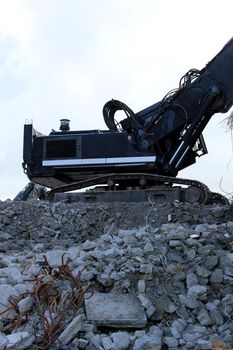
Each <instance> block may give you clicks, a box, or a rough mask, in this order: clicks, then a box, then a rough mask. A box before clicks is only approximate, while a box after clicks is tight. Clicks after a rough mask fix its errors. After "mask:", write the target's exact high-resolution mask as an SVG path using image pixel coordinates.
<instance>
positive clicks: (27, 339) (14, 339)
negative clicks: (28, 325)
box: [7, 332, 35, 350]
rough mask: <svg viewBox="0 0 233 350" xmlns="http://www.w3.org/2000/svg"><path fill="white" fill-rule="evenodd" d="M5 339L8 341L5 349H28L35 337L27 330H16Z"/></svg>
mask: <svg viewBox="0 0 233 350" xmlns="http://www.w3.org/2000/svg"><path fill="white" fill-rule="evenodd" d="M7 339H8V341H9V342H8V344H7V349H12V350H15V349H17V350H24V349H28V348H29V347H30V346H31V345H32V344H33V342H34V340H35V337H34V335H31V334H29V333H28V332H16V333H12V334H9V335H7Z"/></svg>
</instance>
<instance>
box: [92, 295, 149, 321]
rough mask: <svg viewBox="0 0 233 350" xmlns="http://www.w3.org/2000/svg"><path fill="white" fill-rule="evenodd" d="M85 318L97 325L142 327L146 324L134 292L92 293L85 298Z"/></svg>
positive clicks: (144, 315) (143, 312) (143, 313)
mask: <svg viewBox="0 0 233 350" xmlns="http://www.w3.org/2000/svg"><path fill="white" fill-rule="evenodd" d="M85 310H86V315H87V319H88V321H89V322H91V323H95V324H96V325H99V326H108V327H113V328H115V327H118V328H119V327H122V328H129V327H131V328H142V327H145V325H146V324H147V318H146V314H145V311H144V309H143V307H142V306H141V303H140V301H139V299H138V298H137V296H136V295H135V294H115V293H94V294H93V295H92V296H91V297H88V296H86V298H85Z"/></svg>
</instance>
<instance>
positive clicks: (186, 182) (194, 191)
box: [47, 173, 228, 204]
mask: <svg viewBox="0 0 233 350" xmlns="http://www.w3.org/2000/svg"><path fill="white" fill-rule="evenodd" d="M135 180H136V181H138V182H140V181H141V180H145V181H146V182H149V183H150V186H152V187H153V189H156V186H158V185H161V184H166V185H168V186H173V185H180V186H185V188H184V189H183V198H182V199H183V201H184V202H189V203H199V204H203V203H206V204H211V203H213V202H221V203H222V204H227V202H228V201H227V199H226V198H225V197H224V196H222V195H220V194H216V193H212V192H210V190H209V189H208V187H207V186H206V185H205V184H203V183H202V182H200V181H196V180H190V179H181V178H175V177H171V176H164V175H155V174H147V173H124V174H115V173H112V174H103V175H99V176H96V177H91V178H88V179H86V180H82V181H79V182H75V183H72V184H68V185H63V186H59V187H56V188H53V189H52V190H51V191H50V192H49V193H48V195H47V198H48V199H49V200H52V198H53V196H54V194H55V193H62V192H68V191H74V190H79V189H82V188H86V187H91V186H96V185H100V184H107V183H108V182H109V181H112V182H121V181H129V182H130V181H135Z"/></svg>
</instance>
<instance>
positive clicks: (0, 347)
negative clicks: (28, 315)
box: [0, 333, 9, 350]
mask: <svg viewBox="0 0 233 350" xmlns="http://www.w3.org/2000/svg"><path fill="white" fill-rule="evenodd" d="M8 343H9V340H8V339H7V337H6V336H5V335H4V334H2V333H0V350H4V349H5V348H6V346H7V344H8Z"/></svg>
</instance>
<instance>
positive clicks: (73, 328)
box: [58, 315, 83, 345]
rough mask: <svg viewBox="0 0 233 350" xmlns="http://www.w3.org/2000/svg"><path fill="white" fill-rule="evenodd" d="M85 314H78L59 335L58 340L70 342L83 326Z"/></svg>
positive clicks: (64, 342) (63, 342)
mask: <svg viewBox="0 0 233 350" xmlns="http://www.w3.org/2000/svg"><path fill="white" fill-rule="evenodd" d="M82 320H83V315H78V316H76V317H75V318H74V319H73V320H72V321H71V322H70V323H69V324H68V326H67V327H66V328H65V329H64V331H63V332H62V333H61V334H60V335H59V337H58V340H59V342H60V343H61V344H63V345H66V344H68V343H69V342H70V341H71V340H72V339H73V338H74V337H75V335H76V334H77V333H78V331H79V330H80V328H81V327H82Z"/></svg>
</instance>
